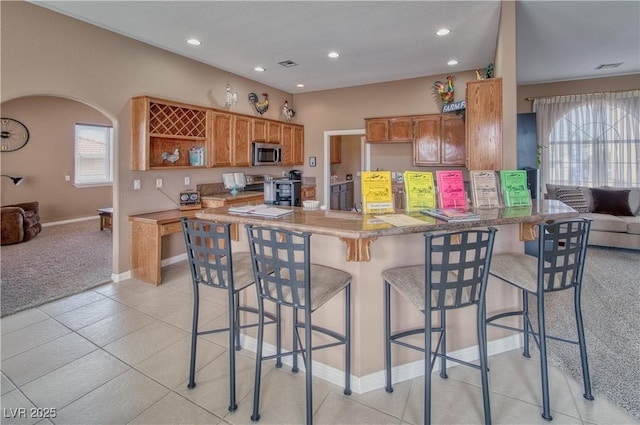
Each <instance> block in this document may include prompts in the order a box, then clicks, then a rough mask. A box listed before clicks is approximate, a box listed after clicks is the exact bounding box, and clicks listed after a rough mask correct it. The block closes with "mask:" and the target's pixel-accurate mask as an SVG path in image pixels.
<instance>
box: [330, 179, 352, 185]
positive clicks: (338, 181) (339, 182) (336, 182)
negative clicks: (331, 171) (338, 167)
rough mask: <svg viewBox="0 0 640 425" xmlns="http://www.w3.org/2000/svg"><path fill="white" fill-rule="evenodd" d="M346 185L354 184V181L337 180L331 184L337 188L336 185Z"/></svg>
mask: <svg viewBox="0 0 640 425" xmlns="http://www.w3.org/2000/svg"><path fill="white" fill-rule="evenodd" d="M344 183H353V180H346V179H343V180H336V181H332V182H331V186H335V185H337V184H344Z"/></svg>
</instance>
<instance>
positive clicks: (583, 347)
mask: <svg viewBox="0 0 640 425" xmlns="http://www.w3.org/2000/svg"><path fill="white" fill-rule="evenodd" d="M574 307H575V313H576V325H577V328H578V329H577V330H578V344H579V346H580V361H581V363H582V380H583V381H584V394H583V397H584V398H586V399H587V400H593V399H594V398H593V394H592V393H591V378H590V375H589V362H588V360H587V344H586V342H585V339H584V323H583V321H582V307H581V297H580V292H578V291H577V290H576V291H574Z"/></svg>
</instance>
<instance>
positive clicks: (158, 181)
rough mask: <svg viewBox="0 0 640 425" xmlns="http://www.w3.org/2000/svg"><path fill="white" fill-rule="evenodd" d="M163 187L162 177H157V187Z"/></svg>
mask: <svg viewBox="0 0 640 425" xmlns="http://www.w3.org/2000/svg"><path fill="white" fill-rule="evenodd" d="M161 187H162V179H156V189H160V188H161Z"/></svg>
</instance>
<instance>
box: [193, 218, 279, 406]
mask: <svg viewBox="0 0 640 425" xmlns="http://www.w3.org/2000/svg"><path fill="white" fill-rule="evenodd" d="M181 221H182V231H183V234H184V240H185V243H186V247H187V257H188V259H189V269H190V270H191V281H192V283H193V323H192V331H191V360H190V365H189V383H188V384H187V387H188V388H194V387H195V386H196V382H195V373H196V346H197V341H198V336H201V335H208V334H213V333H219V332H226V331H228V332H229V411H231V412H232V411H234V410H236V409H237V407H238V406H237V404H236V356H235V351H236V350H240V349H241V348H242V347H241V345H240V330H241V329H245V328H250V327H256V326H258V323H257V322H255V323H251V324H245V325H242V324H241V323H240V312H249V313H254V314H258V310H257V309H256V308H252V307H246V306H241V305H240V292H241V291H242V290H243V289H245V288H247V287H249V286H250V285H252V284H253V282H254V279H253V268H252V267H251V258H250V255H249V253H248V252H235V253H233V254H232V252H231V235H230V227H231V224H230V223H212V222H210V221H203V220H197V219H188V218H186V217H185V218H183V219H182V220H181ZM200 285H206V286H209V287H212V288H218V289H224V290H226V291H227V295H228V298H227V310H228V327H225V328H219V329H211V330H206V331H199V330H198V317H199V310H200V290H199V289H200V288H199V287H200ZM262 316H263V314H262V313H261V315H260V319H261V321H264V319H263V317H262ZM264 316H267V317H268V319H269V320H268V321H267V322H266V323H265V324H271V323H275V324H276V326H277V351H278V352H280V346H281V345H280V310H276V314H275V315H273V314H271V313H264ZM280 365H281V364H280Z"/></svg>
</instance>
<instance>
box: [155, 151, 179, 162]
mask: <svg viewBox="0 0 640 425" xmlns="http://www.w3.org/2000/svg"><path fill="white" fill-rule="evenodd" d="M160 159H161V160H162V161H164V160H165V159H166V160H167V161H169V162H170V163H172V164H174V163H175V162H176V161H177V160H179V159H180V149H176V150H175V151H173V153H172V154H170V153H169V152H162V155H160Z"/></svg>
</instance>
